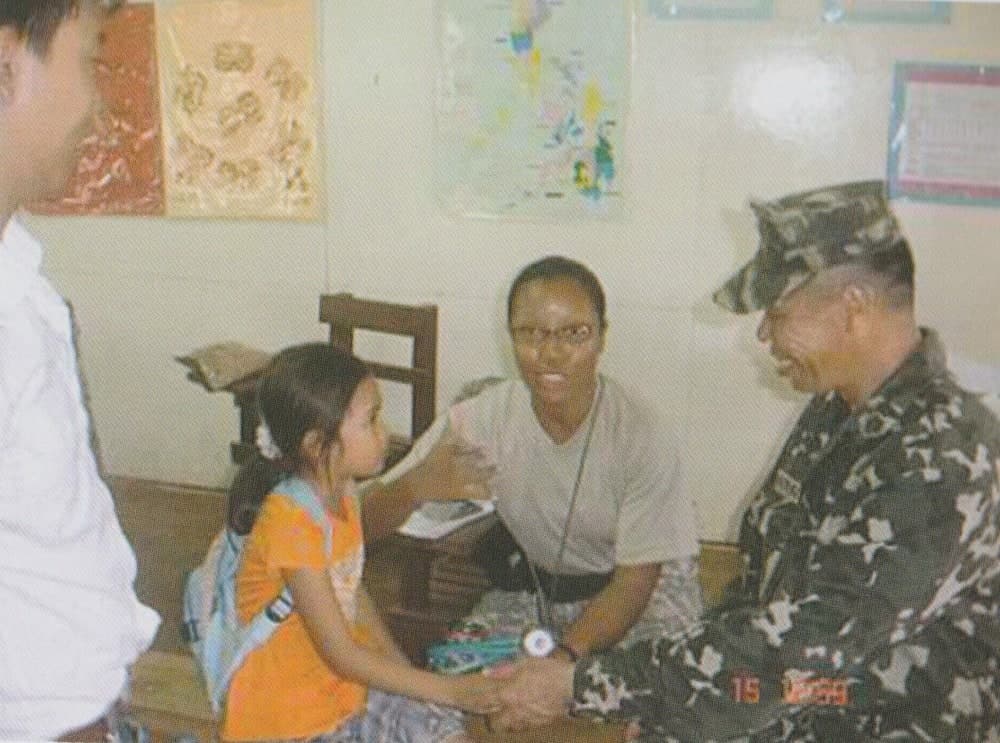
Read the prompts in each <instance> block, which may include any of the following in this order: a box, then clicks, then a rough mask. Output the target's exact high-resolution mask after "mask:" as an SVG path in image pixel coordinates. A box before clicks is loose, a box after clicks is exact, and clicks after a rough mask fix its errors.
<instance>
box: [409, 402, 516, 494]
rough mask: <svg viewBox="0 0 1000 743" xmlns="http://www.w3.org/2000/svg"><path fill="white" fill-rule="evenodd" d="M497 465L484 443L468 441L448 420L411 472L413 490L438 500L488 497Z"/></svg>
mask: <svg viewBox="0 0 1000 743" xmlns="http://www.w3.org/2000/svg"><path fill="white" fill-rule="evenodd" d="M495 471H496V465H495V464H494V463H493V462H491V461H490V458H489V455H488V454H487V453H486V452H485V451H484V450H483V449H482V447H479V446H475V445H474V444H471V443H469V441H467V440H466V439H465V438H464V437H463V436H462V435H461V434H460V433H459V432H458V431H457V430H456V429H455V427H454V426H453V425H451V421H449V422H448V424H447V426H446V427H445V429H444V432H443V433H442V434H441V438H440V439H438V440H437V442H436V443H435V444H434V446H433V448H431V450H430V452H428V454H427V456H426V457H425V458H424V460H423V461H422V462H421V463H420V464H418V465H417V466H416V467H414V468H413V471H412V472H410V473H409V476H410V477H412V478H413V479H414V480H416V481H417V482H416V484H415V486H414V490H416V491H417V492H419V493H420V494H421V496H423V497H424V498H428V496H431V497H433V499H435V500H486V499H488V498H489V497H490V488H489V481H490V478H492V477H493V474H494V472H495Z"/></svg>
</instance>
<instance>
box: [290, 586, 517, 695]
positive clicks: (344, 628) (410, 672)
mask: <svg viewBox="0 0 1000 743" xmlns="http://www.w3.org/2000/svg"><path fill="white" fill-rule="evenodd" d="M281 572H282V577H283V579H284V580H285V583H286V584H287V585H288V588H289V590H290V591H291V594H292V600H293V601H294V603H295V611H297V612H298V613H299V615H300V616H301V617H302V621H303V623H304V624H305V628H306V632H307V633H308V634H309V638H310V639H311V640H312V642H313V646H314V647H315V648H316V650H317V652H318V653H319V655H320V657H321V658H323V660H324V661H325V662H326V664H327V665H328V666H329V667H330V669H331V670H332V671H334V672H335V673H337V674H338V675H339V676H343V677H345V678H348V679H350V680H352V681H355V682H357V683H361V684H365V685H366V686H374V687H376V688H378V689H381V690H383V691H387V692H391V693H395V694H400V695H402V696H408V697H413V698H415V699H421V700H423V701H427V702H436V703H438V704H443V705H447V706H450V707H458V708H460V709H463V710H466V711H469V712H480V713H489V712H494V711H496V710H497V709H498V708H499V696H498V693H499V685H500V682H499V681H497V680H495V679H491V678H488V677H486V676H484V675H481V674H472V675H466V676H439V675H437V674H434V673H430V672H428V671H420V670H417V669H415V668H413V667H412V666H410V665H409V664H407V663H404V662H401V661H400V660H397V659H396V658H394V657H391V656H386V655H383V654H381V653H380V652H378V651H376V650H371V649H369V648H366V647H363V646H362V645H359V644H358V643H357V642H355V641H354V638H353V637H352V635H351V630H350V628H349V626H348V624H347V622H346V620H345V619H344V615H343V613H342V612H341V610H340V604H339V603H338V601H337V598H336V595H335V594H334V591H333V587H332V586H331V585H330V577H329V575H328V573H327V572H326V571H325V570H322V569H314V568H296V569H290V570H282V571H281Z"/></svg>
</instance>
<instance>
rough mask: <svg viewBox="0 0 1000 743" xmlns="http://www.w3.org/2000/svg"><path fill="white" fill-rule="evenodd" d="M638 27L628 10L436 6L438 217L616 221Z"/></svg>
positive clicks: (615, 1) (527, 2)
mask: <svg viewBox="0 0 1000 743" xmlns="http://www.w3.org/2000/svg"><path fill="white" fill-rule="evenodd" d="M631 23H632V14H631V3H630V2H629V1H628V0H573V2H568V1H566V0H438V6H437V26H438V28H437V32H438V39H437V42H438V70H437V97H436V106H435V119H436V121H435V156H434V159H435V190H436V194H437V197H438V200H439V202H440V203H441V205H442V207H443V208H444V209H445V210H446V211H448V212H449V213H453V214H458V215H462V216H472V217H508V218H525V219H550V218H551V219H566V218H568V219H574V218H579V217H603V218H609V217H610V218H615V217H618V216H620V215H621V212H622V199H623V187H622V183H621V181H622V171H623V167H622V147H623V142H624V131H623V128H624V117H625V108H626V101H627V96H628V82H629V61H630V48H631Z"/></svg>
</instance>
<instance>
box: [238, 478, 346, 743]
mask: <svg viewBox="0 0 1000 743" xmlns="http://www.w3.org/2000/svg"><path fill="white" fill-rule="evenodd" d="M279 487H280V486H279ZM326 516H327V518H329V519H330V523H331V526H332V528H333V546H332V550H331V553H330V554H328V555H327V554H324V544H323V529H322V528H321V527H320V525H319V524H317V523H316V522H315V521H313V519H312V518H311V517H310V515H309V514H308V512H306V511H305V510H304V509H303V508H301V507H300V506H298V505H297V504H296V503H295V501H294V500H292V498H291V497H289V496H287V495H282V494H281V493H280V492H275V493H270V494H269V495H268V496H267V498H266V499H265V501H264V506H263V508H262V509H261V512H260V514H259V515H258V517H257V521H256V523H255V524H254V527H253V531H251V532H250V535H249V536H248V537H247V541H246V545H245V547H244V554H243V563H242V565H241V566H240V570H239V573H238V575H237V577H236V611H237V614H238V616H239V618H240V621H242V622H247V621H249V620H250V619H252V618H253V617H254V616H255V615H256V614H257V613H259V612H260V611H261V610H262V609H264V608H265V607H267V606H268V605H269V604H270V603H271V601H273V600H274V598H275V597H276V596H277V595H278V594H279V593H281V590H282V589H283V588H284V582H283V581H282V578H281V570H282V569H283V568H302V567H308V568H317V569H324V568H325V569H327V570H329V572H330V579H331V581H332V582H333V586H334V590H335V592H336V595H337V598H338V600H339V602H340V608H341V611H343V613H344V617H345V619H346V620H347V622H348V623H349V624H350V625H352V626H354V625H355V623H356V620H357V616H356V604H357V591H358V587H359V586H360V584H361V571H362V567H363V565H364V546H363V541H362V531H361V519H360V517H359V514H358V506H357V503H356V502H355V500H354V498H353V497H352V496H351V495H350V494H348V495H345V496H344V499H343V518H338V517H335V516H333V514H331V513H329V512H326ZM358 639H360V638H358ZM365 700H366V688H365V687H364V686H363V685H360V684H356V683H354V682H352V681H347V680H345V679H343V678H340V677H339V676H337V675H336V674H334V673H333V672H332V671H331V670H330V669H329V667H328V666H327V665H326V663H325V662H324V661H323V659H322V658H321V657H320V655H319V653H318V652H317V651H316V649H315V647H314V646H313V644H312V641H311V640H310V639H309V636H308V634H307V633H306V628H305V625H304V624H303V622H302V617H301V616H299V614H298V613H297V612H295V611H293V612H292V613H291V615H290V616H289V617H288V618H287V619H286V620H285V621H284V622H282V623H281V624H280V625H279V626H278V628H277V629H276V630H275V632H274V634H272V635H271V637H269V638H268V640H267V642H265V643H264V644H263V645H261V646H260V647H259V648H257V649H256V650H254V651H253V652H252V653H250V655H249V657H248V658H247V660H246V662H245V663H244V664H243V666H242V667H241V668H240V669H239V670H238V671H237V672H236V674H235V676H234V677H233V681H232V683H231V685H230V687H229V693H228V696H227V699H226V710H225V719H224V722H223V726H222V738H223V739H225V740H260V739H268V738H271V739H273V738H309V737H312V736H315V735H319V734H321V733H328V732H331V731H333V730H336V729H337V727H339V726H340V725H341V724H342V723H343V722H344V720H346V719H347V718H348V717H350V716H351V715H353V714H355V713H357V712H359V711H360V710H362V709H363V708H364V705H365Z"/></svg>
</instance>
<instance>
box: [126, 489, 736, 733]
mask: <svg viewBox="0 0 1000 743" xmlns="http://www.w3.org/2000/svg"><path fill="white" fill-rule="evenodd" d="M110 485H111V490H112V493H113V494H114V497H115V505H116V508H117V510H118V515H119V518H120V520H121V523H122V528H123V529H124V531H125V534H126V536H127V537H128V538H129V541H130V542H131V544H132V545H133V547H134V548H135V551H136V557H137V561H138V567H139V574H138V577H137V580H136V592H137V594H138V595H139V598H140V600H142V601H143V602H144V603H146V604H149V605H150V606H152V607H153V608H154V609H156V610H157V611H158V612H159V613H160V616H161V617H162V619H163V622H162V624H161V626H160V630H159V632H158V633H157V635H156V638H155V639H154V642H153V647H152V649H151V650H150V651H148V652H146V653H145V654H144V655H143V656H142V657H140V658H139V660H138V662H137V663H136V664H135V666H134V667H133V682H132V709H133V713H134V714H135V716H136V718H137V719H138V721H139V722H141V723H143V724H144V725H146V726H147V727H148V728H149V730H150V732H151V735H152V738H153V741H154V743H170V742H171V741H172V740H174V739H175V738H177V737H179V736H182V735H187V736H192V737H194V738H195V739H197V740H199V741H202V742H204V743H208V742H209V741H214V740H216V735H217V731H216V723H215V721H214V720H213V718H212V713H211V708H210V707H209V704H208V700H207V697H206V693H205V688H204V685H203V682H202V680H201V677H200V675H199V673H198V670H197V668H196V667H195V664H194V659H193V658H192V657H191V656H190V654H189V653H188V650H187V648H186V646H185V645H184V642H183V640H181V638H180V631H179V628H180V620H181V592H182V586H183V581H184V576H185V575H186V574H187V572H188V571H189V570H191V569H192V568H193V567H195V566H196V565H198V564H199V563H200V562H201V560H202V559H203V558H204V555H205V552H206V550H207V549H208V545H209V542H210V541H211V539H212V537H213V536H214V535H215V534H216V533H217V532H218V530H219V529H220V528H221V526H222V523H223V520H224V514H225V497H224V495H223V493H222V492H221V491H219V490H210V489H204V488H195V487H188V486H183V485H172V484H167V483H158V482H152V481H148V480H136V479H131V478H111V479H110ZM383 564H385V563H383ZM404 565H405V563H404ZM372 566H373V567H374V568H375V570H376V571H380V570H382V568H379V567H378V561H373V562H372ZM396 567H397V568H399V567H400V566H399V564H398V563H397V566H396ZM738 567H739V555H738V553H737V551H736V548H735V547H734V546H733V545H730V544H726V543H719V542H704V543H702V550H701V570H700V578H701V583H702V590H703V594H704V596H705V601H706V603H707V604H709V605H711V604H712V603H714V602H716V601H717V600H718V598H719V597H720V595H721V591H722V588H723V587H724V586H725V584H726V583H728V582H729V580H730V579H731V577H732V576H733V575H734V574H735V573H736V571H737V570H738ZM398 578H399V576H395V577H392V576H385V575H381V574H378V575H373V574H370V573H369V574H366V582H367V583H368V585H369V586H370V587H371V592H372V595H373V597H374V598H376V601H378V597H379V595H380V592H381V591H384V590H386V587H391V586H394V585H398V584H399V580H398ZM394 624H395V623H394ZM395 629H396V631H397V632H399V631H406V629H405V628H404V627H400V626H396V628H395ZM472 733H473V735H474V736H475V737H476V738H477V740H480V741H482V742H483V743H487V742H489V743H505V742H507V741H518V742H519V743H543V742H544V743H550V742H551V741H563V740H572V741H584V742H586V741H595V742H603V743H612V742H614V741H620V740H622V736H623V728H622V727H621V726H618V725H598V724H594V723H592V722H589V721H584V720H567V721H565V722H561V723H559V724H558V725H555V726H551V727H547V728H541V729H538V730H535V731H527V732H519V733H517V734H502V733H490V732H489V731H487V730H486V728H485V727H484V726H483V724H482V722H481V721H478V720H477V721H474V722H473V724H472Z"/></svg>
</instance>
